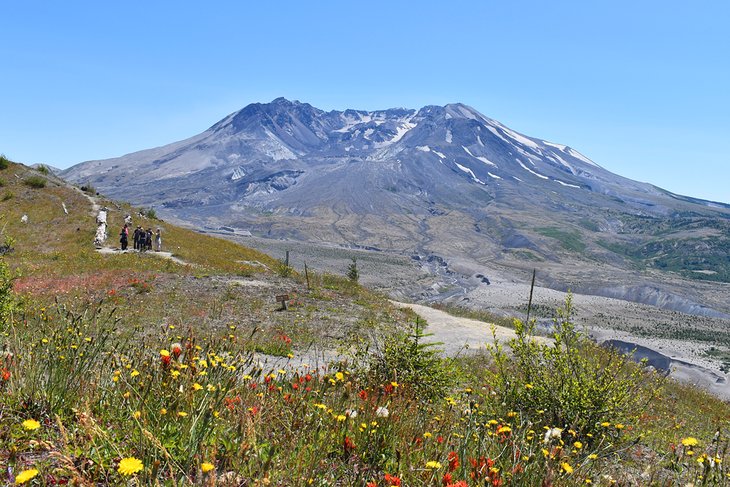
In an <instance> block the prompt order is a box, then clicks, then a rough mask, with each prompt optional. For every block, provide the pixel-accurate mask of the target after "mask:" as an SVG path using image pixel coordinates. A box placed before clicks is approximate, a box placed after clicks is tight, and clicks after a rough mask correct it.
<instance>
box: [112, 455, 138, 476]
mask: <svg viewBox="0 0 730 487" xmlns="http://www.w3.org/2000/svg"><path fill="white" fill-rule="evenodd" d="M142 470H144V465H143V464H142V461H141V460H139V459H137V458H134V457H127V458H122V459H121V460H120V461H119V468H118V469H117V472H119V473H120V474H122V475H134V474H136V473H137V472H141V471H142Z"/></svg>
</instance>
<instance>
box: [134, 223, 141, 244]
mask: <svg viewBox="0 0 730 487" xmlns="http://www.w3.org/2000/svg"><path fill="white" fill-rule="evenodd" d="M141 233H142V227H141V226H139V225H137V228H135V229H134V250H140V248H139V247H140V245H139V240H140V236H141Z"/></svg>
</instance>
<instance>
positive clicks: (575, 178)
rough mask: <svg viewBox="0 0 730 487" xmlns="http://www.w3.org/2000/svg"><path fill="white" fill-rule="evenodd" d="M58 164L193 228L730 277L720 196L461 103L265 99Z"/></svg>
mask: <svg viewBox="0 0 730 487" xmlns="http://www.w3.org/2000/svg"><path fill="white" fill-rule="evenodd" d="M61 174H62V175H63V176H64V177H66V178H68V179H69V180H71V181H73V182H77V183H91V184H93V185H94V186H95V187H97V188H99V189H100V190H101V191H103V192H104V193H105V194H108V195H110V196H111V197H114V198H120V199H125V200H130V201H132V202H133V203H135V204H138V205H146V206H152V207H154V208H155V209H156V211H157V212H158V213H159V214H160V215H163V216H164V217H166V218H176V219H178V220H180V221H186V222H189V223H192V224H193V225H197V226H199V227H206V228H220V227H226V228H232V229H234V230H239V231H241V232H250V233H252V234H254V235H259V236H263V237H269V238H291V239H295V240H304V241H311V242H323V243H325V242H326V243H335V244H341V245H346V246H357V247H373V248H379V249H382V250H388V251H395V252H402V253H410V254H414V255H424V256H427V255H437V256H442V257H444V258H446V259H448V260H457V259H465V260H467V261H469V262H472V263H474V264H475V266H477V265H486V266H489V267H490V268H492V269H496V270H494V272H503V271H505V270H506V271H505V272H512V270H514V269H518V270H519V269H522V270H523V271H526V270H527V269H530V268H533V267H538V268H541V267H542V268H544V269H548V268H550V269H551V271H550V272H555V271H554V269H553V268H554V267H555V266H558V267H559V269H558V270H559V273H560V275H561V276H564V282H565V283H566V284H568V283H574V285H575V286H578V287H581V286H584V287H586V288H590V289H604V288H605V287H606V283H605V282H598V281H596V280H594V279H593V278H592V277H590V273H589V272H583V270H575V269H572V268H571V266H572V267H575V266H578V267H581V269H582V268H583V267H585V266H593V265H595V264H596V263H601V264H602V265H608V266H611V268H612V269H616V271H617V273H612V274H611V275H613V276H617V275H621V276H624V277H625V276H626V275H631V276H636V278H637V279H639V280H640V281H641V282H642V283H645V284H646V286H648V287H649V288H651V289H653V287H652V286H654V284H655V283H656V280H657V276H659V279H664V277H665V276H669V277H670V278H671V279H668V280H673V279H674V278H675V277H677V278H680V280H682V279H683V280H686V281H688V282H690V283H691V282H694V281H697V280H704V281H719V282H730V262H729V261H728V259H727V251H728V249H730V205H726V204H724V203H720V202H711V201H706V200H702V199H699V198H692V197H689V196H682V195H676V194H674V193H671V192H669V191H666V190H663V189H661V188H658V187H656V186H654V185H652V184H650V183H643V182H636V181H633V180H630V179H628V178H625V177H622V176H620V175H616V174H613V173H611V172H610V171H608V170H606V169H605V168H603V167H601V166H600V165H598V164H596V163H595V162H594V161H592V160H591V159H589V158H588V157H586V156H584V155H583V154H581V153H580V152H578V151H577V150H575V149H573V148H571V147H570V146H568V145H563V144H557V143H554V142H549V141H545V140H542V139H538V138H535V137H529V136H527V135H523V134H521V133H519V132H517V131H514V130H512V129H511V128H509V127H506V126H505V125H503V124H501V123H500V122H498V121H496V120H493V119H491V118H488V117H486V116H484V115H482V114H481V113H479V112H478V111H476V110H474V109H473V108H471V107H469V106H467V105H464V104H462V103H452V104H448V105H445V106H436V105H430V106H425V107H422V108H420V109H418V110H415V109H405V108H396V109H387V110H375V111H365V110H352V109H347V110H343V111H339V110H330V111H324V110H320V109H318V108H316V107H313V106H312V105H310V104H308V103H302V102H299V101H289V100H287V99H285V98H277V99H275V100H274V101H272V102H271V103H253V104H250V105H248V106H246V107H244V108H243V109H241V110H239V111H237V112H233V113H231V114H229V115H227V116H226V117H224V118H223V119H221V120H220V121H219V122H217V123H215V124H213V125H211V126H210V128H209V129H208V130H206V131H205V132H203V133H201V134H198V135H196V136H193V137H191V138H188V139H186V140H184V141H179V142H175V143H172V144H169V145H166V146H162V147H158V148H155V149H148V150H146V151H140V152H136V153H131V154H128V155H125V156H122V157H119V158H114V159H107V160H102V161H87V162H85V163H81V164H79V165H76V166H73V167H72V168H69V169H68V170H66V171H63V172H62V173H61ZM575 262H579V263H580V264H576V265H573V264H574V263H575ZM510 269H511V270H510ZM645 271H651V272H652V273H657V274H656V276H655V275H654V274H652V275H651V276H648V277H647V276H646V275H644V274H645V273H646V272H645ZM545 272H547V270H546V271H545ZM612 272H613V271H612ZM637 272H638V274H637ZM626 273H628V274H626ZM642 273H643V274H642ZM586 276H588V277H586ZM624 277H622V278H624ZM551 279H553V280H554V278H552V277H551ZM611 279H612V278H611V277H610V276H609V280H611ZM642 285H643V284H642ZM663 285H664V284H663ZM677 286H679V288H681V290H679V291H678V290H677V288H673V289H672V291H671V292H672V293H674V294H678V295H680V296H684V295H685V289H686V288H687V286H688V285H687V284H685V283H682V282H680V283H679V284H678V285H677ZM615 287H617V288H619V287H621V286H615ZM670 287H671V286H670ZM601 292H603V291H601ZM620 292H621V293H625V291H620ZM668 292H669V291H668ZM606 293H608V294H612V293H613V291H610V292H609V291H606ZM690 294H691V293H690ZM612 295H613V294H612ZM697 298H698V299H699V300H700V302H702V299H703V298H702V297H701V296H699V297H697ZM652 299H654V298H652ZM713 305H714V304H713ZM721 309H723V310H724V311H725V312H730V309H729V308H727V307H721Z"/></svg>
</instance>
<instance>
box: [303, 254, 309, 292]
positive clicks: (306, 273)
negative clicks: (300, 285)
mask: <svg viewBox="0 0 730 487" xmlns="http://www.w3.org/2000/svg"><path fill="white" fill-rule="evenodd" d="M304 277H306V278H307V291H309V270H308V269H307V261H304Z"/></svg>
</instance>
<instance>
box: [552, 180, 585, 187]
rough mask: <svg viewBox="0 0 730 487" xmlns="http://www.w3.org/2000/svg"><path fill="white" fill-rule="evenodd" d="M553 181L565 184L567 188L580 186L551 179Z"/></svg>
mask: <svg viewBox="0 0 730 487" xmlns="http://www.w3.org/2000/svg"><path fill="white" fill-rule="evenodd" d="M553 181H555V182H556V183H558V184H560V185H563V186H566V187H568V188H578V189H580V186H576V185H575V184H570V183H566V182H565V181H561V180H559V179H553Z"/></svg>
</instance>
